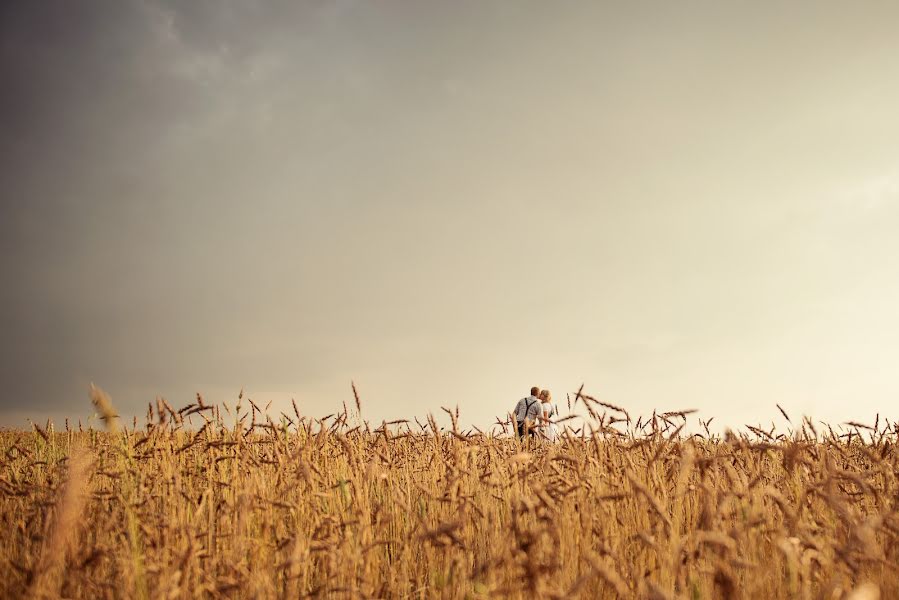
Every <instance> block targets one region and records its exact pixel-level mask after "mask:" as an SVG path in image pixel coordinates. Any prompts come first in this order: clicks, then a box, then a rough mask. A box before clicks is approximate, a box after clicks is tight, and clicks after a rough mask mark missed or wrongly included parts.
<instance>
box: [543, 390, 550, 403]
mask: <svg viewBox="0 0 899 600" xmlns="http://www.w3.org/2000/svg"><path fill="white" fill-rule="evenodd" d="M540 399H541V400H543V401H544V402H552V399H553V395H552V394H550V393H549V390H543V391H542V392H540Z"/></svg>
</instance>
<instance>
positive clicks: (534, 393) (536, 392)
mask: <svg viewBox="0 0 899 600" xmlns="http://www.w3.org/2000/svg"><path fill="white" fill-rule="evenodd" d="M531 396H533V397H534V398H539V397H540V388H538V387H537V386H536V385H535V386H534V387H532V388H531Z"/></svg>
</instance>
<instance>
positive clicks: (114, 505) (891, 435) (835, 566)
mask: <svg viewBox="0 0 899 600" xmlns="http://www.w3.org/2000/svg"><path fill="white" fill-rule="evenodd" d="M91 394H92V398H93V400H94V404H95V406H96V408H97V412H98V414H99V415H100V416H101V418H102V419H103V420H104V421H105V427H101V428H99V430H98V429H94V428H85V427H83V426H70V425H69V424H68V423H67V424H66V427H65V430H59V431H56V430H55V429H54V427H53V426H52V425H48V426H45V427H40V426H37V425H35V426H33V429H32V430H31V431H10V430H6V431H3V432H2V433H0V457H2V467H0V503H2V504H0V506H2V510H0V514H2V519H3V526H2V532H3V533H2V536H3V538H2V542H3V544H2V548H0V570H2V577H0V586H2V587H0V595H2V596H3V597H5V598H18V597H30V598H57V597H62V598H171V599H174V598H197V597H200V598H202V597H207V598H300V597H304V598H305V597H324V598H460V599H461V598H486V597H508V598H575V597H584V598H659V599H662V598H690V599H700V598H803V599H805V598H809V599H811V598H828V599H831V598H834V599H836V598H852V599H855V600H865V599H874V598H895V597H899V575H897V574H896V566H897V559H899V551H897V536H899V513H897V510H896V501H897V493H899V485H897V483H899V482H897V465H896V452H895V450H894V444H895V441H896V438H897V434H899V426H897V425H896V424H893V423H891V422H888V421H885V420H882V419H880V418H877V419H875V421H874V422H873V423H871V424H868V425H865V424H861V423H852V424H848V425H845V426H843V427H841V428H839V429H837V430H836V431H835V430H834V429H831V428H829V427H827V426H823V425H820V424H819V425H817V427H816V426H815V425H813V423H812V422H811V421H810V420H808V419H802V420H796V422H791V421H790V420H789V417H788V416H787V415H786V414H785V413H784V414H783V419H781V422H782V423H783V424H784V426H783V431H781V432H776V431H774V430H767V431H766V430H763V429H761V428H760V427H751V428H747V429H746V432H744V433H737V434H734V433H730V432H727V433H726V434H724V435H717V434H715V433H713V432H710V431H709V430H708V424H707V422H702V421H700V422H699V423H700V427H699V428H698V429H699V430H700V431H701V432H702V433H693V434H692V435H688V434H687V433H686V432H687V431H690V430H691V427H689V426H688V427H686V428H685V427H684V424H685V423H687V421H688V419H695V416H694V415H690V414H688V412H686V411H676V412H670V413H664V414H661V413H656V414H654V415H652V416H651V417H649V418H645V419H644V418H638V419H633V418H631V416H630V415H628V414H627V413H626V412H625V411H624V409H622V408H619V407H616V406H613V405H611V404H608V403H603V402H601V401H599V400H597V399H594V398H592V397H591V396H589V395H586V394H584V393H582V391H579V392H578V393H577V394H576V395H574V394H573V404H574V408H578V407H580V409H581V411H582V412H583V411H586V413H587V415H586V419H585V420H580V419H579V418H565V419H562V420H561V421H563V422H562V423H560V424H559V425H560V427H561V426H563V425H564V426H566V433H565V435H564V439H562V440H561V441H560V442H557V443H549V442H546V441H543V440H540V439H533V440H528V441H525V442H521V441H519V440H517V439H516V438H514V437H511V436H509V435H506V434H503V433H502V430H503V429H505V430H506V431H509V429H508V427H507V424H505V423H501V424H500V425H498V426H497V427H495V428H494V430H492V431H491V432H486V433H484V432H480V431H461V430H460V429H459V426H458V424H457V423H458V414H457V413H456V412H454V411H447V412H448V413H449V416H450V420H451V422H452V426H449V425H447V426H446V428H445V429H444V428H441V427H439V426H438V425H437V423H436V422H435V420H434V419H433V418H428V419H427V420H426V421H424V422H418V421H417V420H413V421H411V422H405V421H403V422H394V423H381V424H379V425H378V426H374V425H371V424H368V423H366V422H365V421H364V420H363V419H362V417H361V416H360V414H361V406H360V405H359V401H358V396H357V397H356V403H355V410H351V409H347V408H346V407H344V410H343V412H342V413H340V414H338V415H332V416H331V417H326V418H325V419H312V418H308V417H305V416H303V415H302V414H301V411H299V410H297V409H296V407H294V411H293V412H292V413H291V414H283V413H282V414H280V415H278V417H277V419H273V418H270V417H268V416H266V414H265V409H264V408H263V407H259V406H257V405H256V404H255V403H253V402H252V400H250V399H248V398H241V399H239V400H238V401H237V403H236V405H232V406H228V405H227V404H223V405H217V406H210V405H206V404H205V403H204V402H203V400H202V398H200V397H199V396H198V399H197V402H196V403H194V404H191V405H189V406H186V407H183V408H181V409H180V410H176V409H174V408H172V407H171V406H170V405H169V404H168V403H167V402H165V401H164V400H158V401H157V402H156V403H155V404H153V405H151V406H150V407H149V408H148V413H147V417H146V421H145V422H144V423H138V422H136V421H135V422H133V423H130V424H128V426H127V427H123V426H122V425H121V424H120V423H119V422H118V419H117V418H116V416H115V412H114V410H115V409H114V408H113V406H112V404H111V401H110V399H109V397H108V396H107V395H106V394H105V393H103V392H102V391H101V390H100V389H98V388H92V390H91ZM500 421H501V420H500Z"/></svg>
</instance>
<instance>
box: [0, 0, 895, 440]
mask: <svg viewBox="0 0 899 600" xmlns="http://www.w3.org/2000/svg"><path fill="white" fill-rule="evenodd" d="M897 23H899V5H897V4H896V3H893V2H870V3H846V2H824V1H820V0H816V1H813V2H790V3H783V2H758V1H752V2H720V1H710V2H678V3H672V2H652V3H651V2H631V3H599V2H570V3H568V2H524V1H515V2H484V1H476V2H386V1H378V2H333V3H332V2H315V3H302V2H293V1H284V2H270V3H263V2H252V1H247V0H233V1H230V2H229V1H224V2H219V1H216V2H212V1H196V0H192V1H190V2H165V1H155V0H146V1H134V0H109V1H107V2H97V1H93V0H83V1H79V2H68V1H63V0H59V1H55V2H53V1H48V2H31V1H22V2H4V3H2V5H0V75H2V82H3V92H2V93H0V131H2V134H0V186H2V187H0V193H2V204H0V274H2V276H3V291H2V295H0V326H2V332H3V333H2V335H0V376H2V383H3V386H4V389H3V393H2V395H0V424H2V425H6V426H24V425H26V421H25V418H26V417H31V418H32V419H34V420H39V419H43V418H46V417H47V416H53V417H54V418H56V419H61V418H62V417H63V416H70V417H82V418H84V417H86V416H88V415H90V414H91V412H92V410H91V407H90V404H89V401H88V398H87V393H86V390H87V386H88V383H89V382H90V381H94V382H96V383H97V384H99V385H101V386H103V387H104V388H106V389H107V391H109V392H110V394H111V395H112V398H113V400H114V402H116V404H117V405H118V407H119V410H120V412H122V413H123V414H132V413H142V412H143V411H145V407H146V403H147V402H148V401H151V400H153V399H154V398H155V397H156V395H162V396H164V397H166V398H167V399H169V401H170V402H172V403H173V404H183V403H186V402H188V401H190V400H191V399H192V397H193V395H194V394H195V393H196V392H198V391H199V392H202V393H203V394H204V395H205V396H206V398H207V399H208V400H210V401H222V400H228V401H233V400H234V399H235V398H236V396H237V393H238V391H239V390H240V389H241V388H244V389H245V390H246V391H247V393H248V394H249V395H250V397H252V398H254V399H255V400H258V401H260V402H267V401H268V400H274V401H275V404H274V406H275V408H283V407H284V406H286V405H285V404H283V403H284V402H289V398H291V397H294V398H296V400H297V402H298V403H299V405H300V406H301V408H302V409H303V410H304V411H305V412H307V413H310V414H314V415H324V414H327V413H332V412H335V410H336V409H338V408H339V407H340V406H341V403H342V402H343V401H345V400H351V399H352V392H351V390H350V381H351V380H355V381H356V383H357V385H358V387H359V390H360V392H361V394H362V398H363V403H364V411H365V413H366V415H367V416H368V417H369V418H371V419H373V420H377V421H380V419H382V418H385V419H392V418H402V417H411V416H412V415H424V414H426V413H427V412H430V411H433V412H440V406H455V405H457V404H458V405H459V407H460V409H461V412H462V415H463V421H464V422H469V423H475V424H478V425H479V426H481V427H484V426H485V425H487V424H489V423H490V422H492V421H493V419H494V416H495V415H499V414H503V413H505V412H506V411H508V410H509V409H510V408H511V406H512V405H513V404H514V402H515V401H516V400H517V399H518V398H520V397H521V396H522V395H523V394H524V393H525V392H526V391H527V389H528V388H529V387H530V386H531V385H540V386H542V387H549V388H550V389H551V390H552V392H553V393H554V395H555V397H556V399H557V400H559V399H561V400H562V402H563V403H564V397H565V393H566V392H571V391H574V390H576V389H577V388H578V386H579V385H580V384H581V383H582V382H583V383H585V384H586V389H587V390H588V391H590V392H591V393H594V394H595V395H598V396H600V397H602V398H605V399H606V400H608V401H611V402H614V403H616V404H622V405H624V406H627V407H629V408H630V409H632V411H633V412H649V411H651V410H652V409H653V408H664V409H684V408H699V409H701V410H702V413H703V414H704V415H705V416H707V417H711V416H716V417H717V419H716V421H717V422H719V423H723V424H732V425H740V424H742V423H745V422H753V423H755V422H758V421H762V422H769V421H771V420H772V419H774V418H775V417H776V416H777V414H778V413H777V412H776V409H775V403H779V404H781V405H782V406H783V407H784V408H786V409H787V410H788V411H791V412H793V413H796V414H797V415H798V414H799V413H807V414H810V415H813V416H816V417H818V418H821V419H827V420H832V421H842V420H847V419H850V418H852V419H857V420H866V419H867V420H873V416H874V413H875V412H877V411H880V412H881V413H886V414H888V415H892V416H896V417H899V411H897V410H896V408H897V406H896V405H897V400H899V379H897V368H896V365H897V364H899V309H897V307H899V111H897V110H896V107H897V106H899V36H897V35H896V25H897Z"/></svg>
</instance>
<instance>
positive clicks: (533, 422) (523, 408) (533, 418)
mask: <svg viewBox="0 0 899 600" xmlns="http://www.w3.org/2000/svg"><path fill="white" fill-rule="evenodd" d="M512 416H513V418H514V420H515V426H516V428H517V429H518V437H519V438H521V439H524V438H525V437H526V436H529V435H533V436H540V437H543V438H546V439H547V440H549V441H551V442H554V441H556V439H557V438H558V437H559V432H558V429H557V428H556V424H555V423H553V422H552V418H554V417H558V416H559V411H558V410H557V409H556V407H555V406H554V405H553V403H552V394H550V393H549V390H541V389H540V388H538V387H536V386H535V387H532V388H531V393H530V395H529V396H525V397H524V398H522V399H521V400H519V401H518V404H516V405H515V411H514V412H513V413H512Z"/></svg>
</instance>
